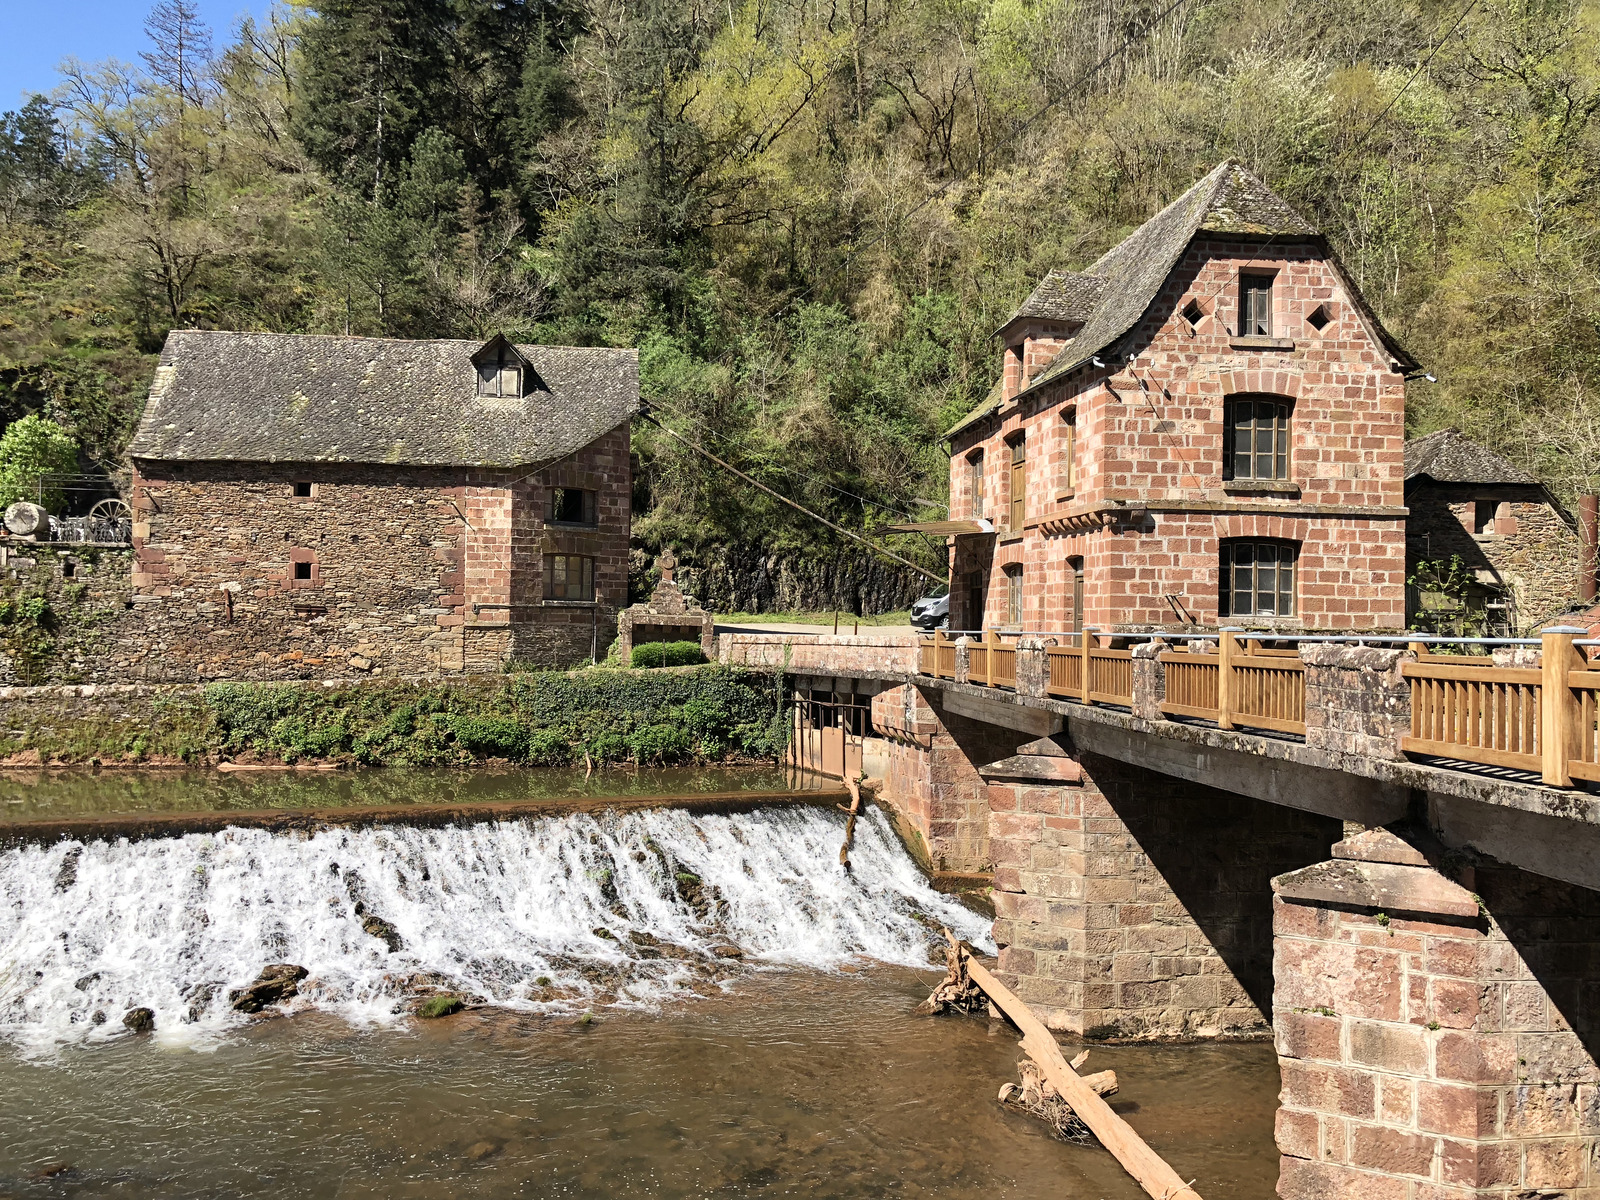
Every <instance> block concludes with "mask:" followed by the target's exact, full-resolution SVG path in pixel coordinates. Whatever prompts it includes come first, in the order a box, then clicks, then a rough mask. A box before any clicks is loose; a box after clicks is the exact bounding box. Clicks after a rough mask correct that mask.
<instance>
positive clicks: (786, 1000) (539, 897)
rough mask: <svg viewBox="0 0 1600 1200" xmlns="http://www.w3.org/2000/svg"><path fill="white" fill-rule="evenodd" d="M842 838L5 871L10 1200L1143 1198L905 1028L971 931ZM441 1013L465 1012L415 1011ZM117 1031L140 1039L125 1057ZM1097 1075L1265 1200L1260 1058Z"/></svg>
mask: <svg viewBox="0 0 1600 1200" xmlns="http://www.w3.org/2000/svg"><path fill="white" fill-rule="evenodd" d="M213 782H214V781H213ZM283 782H284V783H285V786H286V787H294V786H300V785H299V784H298V783H295V782H294V781H283ZM463 782H464V781H463V779H462V777H461V776H455V777H454V779H453V780H448V779H446V780H440V781H436V784H430V783H427V782H426V781H417V782H416V783H415V785H414V786H415V788H417V789H420V790H426V787H427V786H451V787H460V786H462V785H463ZM174 786H179V785H174ZM497 786H498V785H497ZM713 790H720V785H718V789H713ZM256 802H257V801H252V804H254V803H256ZM79 811H81V810H79ZM842 820H843V819H842V817H841V816H840V815H839V814H838V813H836V812H834V811H832V810H831V809H829V808H823V807H817V806H805V805H803V806H791V807H785V808H774V809H763V810H760V811H757V812H753V813H742V814H692V813H690V812H687V811H681V810H655V811H647V812H630V813H621V814H608V813H599V814H591V813H579V814H573V815H567V816H562V817H551V818H543V819H531V820H517V821H495V822H481V823H475V824H470V825H465V826H454V827H445V828H426V829H423V828H408V827H405V826H403V825H401V826H396V825H388V826H384V827H382V828H373V829H360V828H357V829H347V828H340V829H326V830H321V831H315V832H304V831H301V832H294V833H289V834H284V833H271V832H268V831H266V830H260V829H250V830H231V831H223V832H215V833H197V834H189V835H185V836H181V837H171V838H152V839H147V840H143V841H136V842H113V843H106V842H90V843H88V844H76V843H70V842H68V843H56V844H53V845H47V846H28V845H24V846H19V847H15V848H12V849H9V850H5V851H3V852H0V1196H5V1195H16V1196H34V1195H37V1196H99V1195H106V1196H113V1195H114V1196H129V1197H157V1196H160V1197H169V1196H170V1197H189V1196H193V1197H211V1196H264V1195H281V1194H290V1195H296V1196H327V1197H364V1196H417V1197H434V1196H438V1197H447V1196H495V1197H500V1196H505V1197H513V1196H546V1195H549V1196H619V1195H620V1196H633V1195H637V1196H651V1197H655V1196H660V1197H680V1196H681V1197H694V1196H767V1195H772V1196H777V1195H806V1196H841V1197H843V1196H862V1197H867V1196H879V1195H886V1194H888V1195H905V1196H941V1197H952V1198H960V1197H968V1196H971V1197H980V1196H981V1197H985V1198H991V1197H995V1196H1008V1197H1019V1198H1024V1197H1034V1196H1038V1197H1045V1196H1050V1197H1068V1198H1071V1200H1101V1198H1104V1200H1115V1198H1121V1197H1134V1196H1137V1195H1139V1194H1140V1193H1139V1191H1138V1189H1137V1188H1136V1187H1135V1186H1134V1185H1133V1184H1132V1183H1131V1181H1129V1180H1128V1179H1127V1178H1126V1177H1125V1176H1124V1175H1123V1174H1122V1172H1121V1170H1120V1169H1119V1168H1118V1167H1117V1166H1116V1164H1115V1163H1114V1162H1113V1161H1112V1160H1111V1159H1110V1158H1109V1156H1107V1155H1106V1154H1105V1153H1104V1152H1103V1151H1100V1150H1098V1149H1096V1148H1085V1147H1080V1146H1072V1145H1066V1144H1063V1143H1061V1142H1058V1141H1055V1140H1053V1139H1051V1138H1050V1137H1048V1136H1047V1135H1046V1132H1045V1130H1044V1128H1043V1127H1042V1126H1041V1125H1040V1124H1039V1123H1037V1122H1035V1121H1034V1120H1033V1118H1031V1117H1029V1116H1027V1115H1025V1114H1022V1113H1018V1112H1016V1111H1014V1110H1012V1109H1006V1108H1002V1107H1001V1106H1000V1105H999V1104H998V1103H997V1102H996V1099H995V1095H996V1092H997V1090H998V1089H999V1086H1000V1084H1001V1083H1002V1082H1004V1081H1006V1080H1008V1079H1012V1078H1014V1077H1015V1063H1016V1061H1017V1059H1018V1058H1019V1057H1020V1052H1019V1051H1018V1050H1017V1048H1016V1046H1015V1035H1014V1034H1012V1033H1010V1032H1009V1031H1008V1030H1007V1029H1006V1028H1005V1027H1004V1026H1002V1025H999V1024H990V1023H989V1022H986V1021H984V1020H981V1019H968V1018H939V1019H933V1018H918V1017H914V1016H911V1015H910V1010H911V1009H912V1008H913V1007H914V1005H915V1004H916V1003H917V1001H918V1000H920V999H921V998H922V997H923V996H924V995H926V992H927V989H928V988H929V987H930V986H931V985H932V983H933V982H934V981H935V980H936V979H937V978H938V976H939V971H938V970H936V969H932V968H931V967H930V966H929V965H928V961H929V957H928V956H929V949H930V946H931V944H932V935H931V933H930V929H931V928H932V927H936V926H937V925H938V924H941V923H942V924H947V925H950V926H952V927H954V928H955V929H957V930H958V932H960V933H961V934H962V935H963V936H965V937H968V938H970V939H972V940H973V941H974V942H975V943H977V944H979V945H980V946H981V945H984V944H985V943H986V941H987V932H986V929H987V927H986V922H985V921H984V920H983V919H982V918H981V917H978V916H977V915H976V914H974V913H971V912H969V911H968V910H966V909H963V908H961V907H960V906H959V905H957V904H956V903H955V902H954V901H953V900H951V899H950V898H949V897H946V896H943V895H940V894H939V893H937V892H935V891H933V890H932V889H931V888H930V887H929V886H928V885H927V883H926V881H925V880H924V878H923V877H922V876H921V874H920V873H919V872H918V871H917V869H916V867H915V865H914V864H913V863H912V862H911V860H910V859H909V857H908V856H907V855H906V854H905V852H904V851H903V849H902V848H901V847H900V845H899V843H898V842H897V841H896V840H895V839H894V836H893V834H892V833H891V831H890V829H889V827H888V823H887V822H886V821H885V820H884V819H883V818H882V816H881V815H880V814H877V813H875V812H874V813H872V814H871V815H870V816H869V817H868V818H867V819H866V820H864V821H862V822H861V824H860V827H859V832H858V837H857V841H856V845H855V848H854V850H853V852H852V870H851V871H850V872H849V873H847V872H845V871H844V870H842V869H841V868H840V867H839V865H838V861H837V858H838V847H839V842H840V839H841V835H842ZM374 917H377V918H380V919H381V926H380V927H376V932H374V928H375V927H373V926H372V925H371V919H372V918H374ZM274 962H287V963H294V964H297V965H301V966H303V967H304V968H305V969H306V971H307V972H308V975H307V978H306V979H305V980H304V981H303V982H302V984H301V985H300V992H299V994H298V995H297V996H294V997H292V998H290V999H289V1000H287V1001H286V1002H285V1003H284V1004H282V1005H272V1006H269V1007H268V1008H267V1009H266V1010H265V1011H264V1012H263V1013H261V1014H257V1015H247V1014H244V1013H240V1012H237V1011H235V1010H234V1009H233V1008H232V1006H231V1005H230V1004H229V1003H228V997H229V994H230V992H232V991H234V990H237V989H239V988H242V987H245V986H247V985H248V984H249V983H250V982H251V981H252V980H253V979H254V977H255V976H256V974H257V972H258V971H259V970H260V969H261V968H262V967H263V966H264V965H266V964H268V963H274ZM445 992H448V993H450V994H452V995H459V996H462V997H464V998H465V999H466V1000H467V1002H468V1004H469V1007H468V1009H467V1011H464V1012H461V1013H458V1014H456V1015H454V1016H449V1017H445V1018H443V1019H438V1020H423V1019H421V1018H419V1017H418V1016H416V1015H414V1009H415V1007H416V1005H417V1003H418V1001H419V1000H420V999H422V998H425V997H427V996H428V995H431V994H437V993H445ZM136 1007H143V1008H148V1009H150V1010H151V1012H152V1013H153V1018H154V1023H155V1029H154V1032H153V1033H149V1034H142V1035H135V1034H131V1033H129V1032H128V1031H127V1030H126V1029H124V1028H123V1026H122V1022H121V1017H122V1015H123V1013H124V1012H126V1011H128V1010H130V1009H133V1008H136ZM1090 1063H1091V1067H1092V1069H1105V1068H1108V1067H1109V1068H1114V1069H1116V1070H1117V1072H1118V1074H1119V1077H1120V1078H1121V1082H1122V1091H1121V1093H1120V1094H1119V1095H1118V1096H1117V1097H1116V1098H1115V1105H1116V1106H1117V1107H1118V1108H1119V1109H1121V1110H1122V1111H1124V1112H1125V1113H1126V1114H1127V1115H1128V1117H1129V1119H1130V1121H1132V1122H1133V1123H1134V1125H1135V1127H1136V1128H1138V1129H1139V1130H1140V1131H1141V1132H1142V1133H1144V1134H1145V1135H1146V1136H1147V1137H1148V1138H1149V1140H1150V1141H1151V1142H1152V1144H1154V1145H1155V1146H1156V1147H1157V1148H1158V1149H1161V1150H1163V1151H1164V1152H1165V1153H1167V1155H1168V1157H1169V1158H1170V1160H1171V1161H1172V1162H1173V1164H1174V1166H1175V1167H1176V1168H1177V1169H1178V1170H1179V1171H1180V1172H1182V1173H1183V1174H1184V1176H1185V1178H1188V1177H1191V1176H1196V1177H1198V1178H1199V1179H1200V1181H1201V1182H1200V1184H1199V1185H1197V1186H1199V1187H1200V1189H1201V1192H1202V1194H1205V1195H1211V1196H1229V1197H1253V1196H1260V1197H1267V1196H1270V1195H1271V1193H1272V1186H1273V1181H1274V1179H1275V1176H1276V1156H1275V1154H1274V1152H1273V1149H1272V1114H1273V1109H1274V1106H1275V1097H1276V1092H1277V1087H1278V1082H1277V1071H1276V1063H1275V1059H1274V1057H1273V1055H1272V1051H1271V1048H1270V1047H1269V1046H1266V1045H1262V1044H1255V1045H1221V1044H1211V1045H1188V1046H1162V1047H1097V1048H1095V1049H1094V1051H1093V1053H1092V1056H1091V1060H1090Z"/></svg>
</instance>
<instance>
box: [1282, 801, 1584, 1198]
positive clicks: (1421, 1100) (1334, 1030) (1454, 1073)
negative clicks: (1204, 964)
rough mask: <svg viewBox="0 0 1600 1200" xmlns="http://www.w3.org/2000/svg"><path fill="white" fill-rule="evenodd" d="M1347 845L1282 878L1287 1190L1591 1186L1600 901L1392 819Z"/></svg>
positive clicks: (1527, 1192)
mask: <svg viewBox="0 0 1600 1200" xmlns="http://www.w3.org/2000/svg"><path fill="white" fill-rule="evenodd" d="M1333 853H1334V857H1333V859H1332V860H1331V861H1328V862H1324V863H1319V864H1317V865H1316V866H1313V867H1307V868H1305V869H1304V870H1300V871H1295V872H1292V873H1291V874H1288V875H1284V876H1281V877H1280V878H1278V879H1276V880H1274V881H1273V890H1274V891H1275V892H1276V896H1275V898H1274V920H1273V931H1274V978H1275V984H1276V988H1275V993H1274V997H1273V1010H1274V1015H1273V1025H1274V1031H1275V1034H1276V1038H1277V1048H1278V1063H1279V1069H1280V1071H1281V1073H1282V1077H1283V1094H1282V1108H1281V1109H1280V1110H1279V1113H1278V1121H1277V1139H1278V1148H1279V1150H1280V1152H1281V1154H1282V1158H1281V1160H1280V1176H1279V1182H1278V1194H1279V1196H1280V1197H1282V1198H1283V1200H1334V1198H1344V1197H1348V1198H1350V1200H1356V1198H1360V1200H1422V1198H1423V1197H1427V1198H1429V1200H1435V1198H1437V1200H1446V1198H1448V1200H1468V1198H1469V1197H1495V1198H1497V1200H1513V1198H1516V1200H1520V1198H1522V1197H1532V1196H1573V1197H1576V1196H1590V1195H1594V1194H1595V1193H1594V1192H1593V1191H1590V1190H1588V1189H1591V1188H1594V1187H1596V1186H1597V1185H1600V1173H1597V1169H1596V1163H1595V1158H1596V1150H1597V1135H1600V1091H1597V1086H1596V1085H1597V1084H1600V1071H1597V1069H1596V1066H1595V1060H1594V1055H1593V1051H1592V1049H1591V1048H1592V1047H1593V1046H1594V1045H1595V1031H1596V1025H1597V1021H1600V1014H1596V1013H1595V1012H1594V1011H1593V1001H1592V999H1591V997H1592V993H1593V973H1592V970H1591V969H1590V968H1589V967H1588V966H1587V964H1588V963H1590V962H1592V961H1594V957H1595V955H1596V952H1597V951H1600V923H1597V921H1596V916H1597V914H1600V893H1595V892H1589V891H1586V890H1585V889H1582V888H1576V887H1572V886H1570V885H1566V884H1558V883H1555V882H1554V881H1551V880H1547V879H1542V878H1540V877H1537V876H1532V875H1529V874H1527V873H1526V872H1522V871H1517V870H1515V869H1513V868H1507V867H1503V866H1501V865H1499V864H1481V863H1480V864H1479V865H1478V866H1477V868H1476V869H1475V870H1474V869H1473V868H1466V869H1464V871H1463V875H1462V878H1463V880H1464V881H1465V883H1464V884H1463V883H1458V882H1456V881H1454V880H1452V879H1449V878H1446V877H1445V876H1444V875H1442V874H1440V873H1439V872H1438V871H1437V870H1435V869H1434V867H1433V866H1431V865H1429V860H1428V858H1427V857H1425V856H1424V855H1423V854H1421V853H1420V852H1419V851H1418V850H1417V849H1416V848H1414V847H1413V846H1411V845H1409V844H1408V843H1407V842H1405V841H1403V840H1401V839H1400V838H1398V837H1396V836H1395V835H1394V834H1392V833H1390V832H1388V831H1386V830H1382V829H1375V830H1369V831H1368V832H1366V833H1363V834H1361V835H1359V836H1357V837H1354V838H1350V839H1347V840H1345V841H1343V842H1340V843H1339V844H1338V845H1336V846H1335V847H1334V852H1333ZM1470 888H1476V889H1478V893H1479V894H1477V895H1475V894H1474V893H1473V891H1471V890H1469V889H1470ZM1480 898H1481V904H1480Z"/></svg>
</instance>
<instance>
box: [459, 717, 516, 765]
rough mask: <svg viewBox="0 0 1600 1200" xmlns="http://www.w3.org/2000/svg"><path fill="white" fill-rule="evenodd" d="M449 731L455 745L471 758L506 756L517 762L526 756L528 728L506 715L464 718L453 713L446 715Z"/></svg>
mask: <svg viewBox="0 0 1600 1200" xmlns="http://www.w3.org/2000/svg"><path fill="white" fill-rule="evenodd" d="M445 721H446V723H447V724H448V725H449V726H450V732H451V733H453V734H455V735H456V745H458V746H460V747H461V748H462V749H463V750H465V751H466V752H467V753H468V754H470V755H472V756H473V757H474V758H509V759H511V760H513V761H520V760H521V759H523V758H525V757H527V753H528V731H527V729H526V728H524V727H523V726H522V725H521V724H520V723H519V722H517V721H513V720H509V719H507V718H505V717H465V716H458V715H455V714H452V715H451V716H448V717H446V718H445Z"/></svg>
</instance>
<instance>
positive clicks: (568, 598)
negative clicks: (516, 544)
mask: <svg viewBox="0 0 1600 1200" xmlns="http://www.w3.org/2000/svg"><path fill="white" fill-rule="evenodd" d="M558 562H559V563H560V564H561V568H560V572H559V573H560V575H561V576H562V579H563V580H564V581H565V579H566V576H567V575H568V573H569V572H570V571H571V570H572V567H571V565H570V564H572V563H578V564H579V566H578V579H577V587H576V591H577V593H578V594H577V595H575V596H574V595H570V594H558V593H557V590H556V576H557V573H558V572H557V565H556V564H557V563H558ZM563 589H564V591H565V592H571V591H572V590H573V589H572V588H571V587H570V586H568V585H567V584H566V583H565V582H564V583H563ZM594 597H595V591H594V556H593V555H590V554H546V555H545V556H544V598H545V599H546V600H557V601H562V602H565V603H568V604H593V603H594Z"/></svg>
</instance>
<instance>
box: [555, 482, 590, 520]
mask: <svg viewBox="0 0 1600 1200" xmlns="http://www.w3.org/2000/svg"><path fill="white" fill-rule="evenodd" d="M595 499H596V498H595V493H594V492H591V491H588V490H587V489H584V488H568V487H558V488H551V489H550V523H551V524H552V525H594V524H597V523H598V518H597V516H596V515H595V514H596V505H595Z"/></svg>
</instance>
